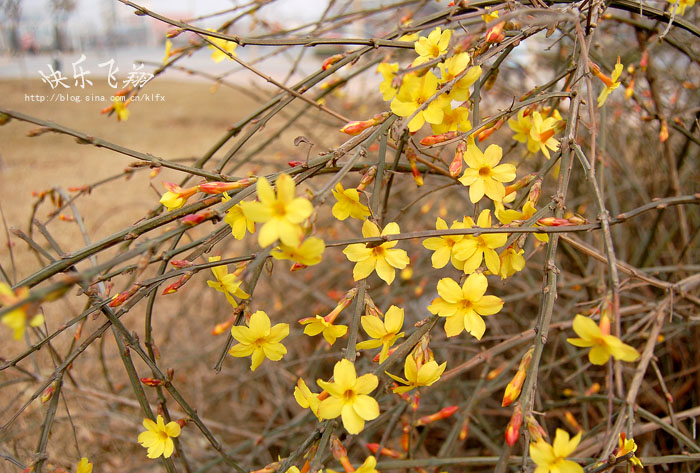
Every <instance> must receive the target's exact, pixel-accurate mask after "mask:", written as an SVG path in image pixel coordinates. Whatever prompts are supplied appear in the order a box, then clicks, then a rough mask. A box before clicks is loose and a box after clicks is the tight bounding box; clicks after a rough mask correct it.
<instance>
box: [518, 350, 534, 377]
mask: <svg viewBox="0 0 700 473" xmlns="http://www.w3.org/2000/svg"><path fill="white" fill-rule="evenodd" d="M533 351H535V347H530V349H529V350H528V351H526V352H525V354H524V355H523V357H522V358H521V359H520V364H519V365H518V371H527V370H528V368H530V363H531V362H532V352H533Z"/></svg>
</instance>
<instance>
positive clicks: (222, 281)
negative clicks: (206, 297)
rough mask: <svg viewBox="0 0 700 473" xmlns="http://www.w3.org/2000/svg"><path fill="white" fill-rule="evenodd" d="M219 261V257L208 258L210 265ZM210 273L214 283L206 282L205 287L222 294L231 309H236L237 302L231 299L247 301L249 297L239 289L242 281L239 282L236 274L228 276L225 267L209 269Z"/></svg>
mask: <svg viewBox="0 0 700 473" xmlns="http://www.w3.org/2000/svg"><path fill="white" fill-rule="evenodd" d="M220 260H221V256H210V257H209V262H210V263H213V262H215V261H220ZM211 272H212V273H214V277H215V278H216V281H207V285H208V286H209V287H211V288H214V289H216V290H217V291H219V292H223V293H224V295H225V296H226V300H227V301H228V302H229V304H231V305H232V306H233V307H238V302H236V299H234V298H233V297H234V296H236V297H238V298H239V299H248V298H249V297H250V295H249V294H247V293H246V292H245V291H244V290H243V289H241V284H242V282H243V281H240V280H239V279H238V276H237V275H236V274H228V268H227V267H226V265H221V266H214V267H213V268H211Z"/></svg>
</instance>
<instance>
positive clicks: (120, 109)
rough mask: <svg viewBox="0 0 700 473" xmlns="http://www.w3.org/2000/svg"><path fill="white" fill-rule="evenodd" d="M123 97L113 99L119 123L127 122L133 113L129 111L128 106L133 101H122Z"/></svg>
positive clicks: (113, 106)
mask: <svg viewBox="0 0 700 473" xmlns="http://www.w3.org/2000/svg"><path fill="white" fill-rule="evenodd" d="M122 98H123V97H114V99H112V108H113V109H114V113H116V114H117V121H127V120H128V119H129V115H130V114H131V112H130V111H129V110H127V108H126V107H127V106H128V105H129V103H130V102H131V99H128V100H126V101H123V100H121V99H122Z"/></svg>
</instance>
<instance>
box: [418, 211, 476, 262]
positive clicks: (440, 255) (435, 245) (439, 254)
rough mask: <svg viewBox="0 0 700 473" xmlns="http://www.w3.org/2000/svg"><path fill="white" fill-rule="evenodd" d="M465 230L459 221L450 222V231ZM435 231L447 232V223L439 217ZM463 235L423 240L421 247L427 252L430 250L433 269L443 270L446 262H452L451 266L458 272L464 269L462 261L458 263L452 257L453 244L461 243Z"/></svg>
mask: <svg viewBox="0 0 700 473" xmlns="http://www.w3.org/2000/svg"><path fill="white" fill-rule="evenodd" d="M459 228H466V227H465V225H464V223H462V222H460V221H459V220H455V221H454V222H452V225H451V226H450V229H451V230H454V229H459ZM435 229H436V230H447V222H445V221H444V220H443V219H441V218H440V217H438V218H437V221H436V222H435ZM463 238H464V235H443V236H440V237H430V238H426V239H425V240H423V246H424V247H425V248H427V249H429V250H432V251H433V252H434V253H433V256H432V257H431V258H430V261H431V263H432V265H433V268H435V269H440V268H444V267H445V266H446V265H447V263H448V262H452V266H454V267H455V268H456V269H459V270H460V271H461V270H462V269H464V261H460V260H458V259H457V258H455V257H454V247H455V244H456V243H457V242H459V241H461V240H462V239H463Z"/></svg>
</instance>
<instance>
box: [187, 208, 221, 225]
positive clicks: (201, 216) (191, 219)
mask: <svg viewBox="0 0 700 473" xmlns="http://www.w3.org/2000/svg"><path fill="white" fill-rule="evenodd" d="M213 215H214V211H213V210H211V209H207V210H202V211H201V212H198V213H196V214H189V215H186V216H185V217H182V218H181V219H180V221H181V222H182V223H184V224H185V225H193V226H194V225H198V224H200V223H202V222H203V221H205V220H207V219H208V218H211V217H212V216H213Z"/></svg>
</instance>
